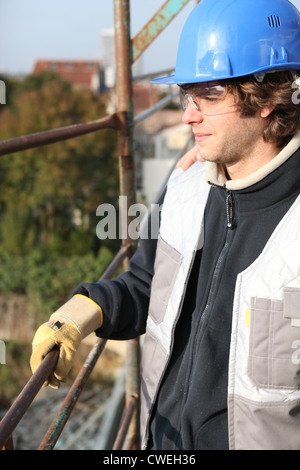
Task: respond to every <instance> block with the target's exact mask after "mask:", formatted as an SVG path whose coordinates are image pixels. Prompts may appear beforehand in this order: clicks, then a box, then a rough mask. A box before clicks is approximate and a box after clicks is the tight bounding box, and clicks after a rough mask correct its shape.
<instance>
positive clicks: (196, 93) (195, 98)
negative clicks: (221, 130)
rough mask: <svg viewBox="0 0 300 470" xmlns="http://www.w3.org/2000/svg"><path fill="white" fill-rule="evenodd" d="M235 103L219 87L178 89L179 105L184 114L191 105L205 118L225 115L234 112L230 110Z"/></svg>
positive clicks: (231, 97)
mask: <svg viewBox="0 0 300 470" xmlns="http://www.w3.org/2000/svg"><path fill="white" fill-rule="evenodd" d="M226 96H228V99H226ZM237 102H238V100H237V99H235V98H234V97H233V96H232V95H226V90H225V88H223V87H222V86H221V85H211V86H207V87H203V86H201V85H200V86H199V87H198V86H197V85H191V86H189V87H186V88H185V87H180V103H181V107H182V110H183V111H184V112H185V111H186V109H187V107H188V106H189V105H191V106H192V107H193V108H194V109H196V110H197V111H199V112H200V113H201V114H204V115H205V116H214V115H216V114H227V113H231V112H234V111H235V110H233V109H232V108H233V107H234V106H235V105H236V104H237Z"/></svg>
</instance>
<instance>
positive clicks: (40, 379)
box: [0, 347, 58, 449]
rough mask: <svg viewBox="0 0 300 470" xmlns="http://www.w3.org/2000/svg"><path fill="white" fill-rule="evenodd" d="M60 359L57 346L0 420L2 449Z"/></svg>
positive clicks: (0, 443) (0, 446)
mask: <svg viewBox="0 0 300 470" xmlns="http://www.w3.org/2000/svg"><path fill="white" fill-rule="evenodd" d="M57 359H58V348H57V347H55V348H54V349H53V350H52V351H50V352H49V354H47V356H46V357H45V359H44V360H43V361H42V363H41V364H40V366H39V367H38V369H37V370H36V371H35V373H34V374H33V375H32V377H31V379H30V380H29V381H28V382H27V384H26V385H25V387H24V388H23V390H22V392H21V393H20V395H19V396H18V398H17V399H16V400H15V401H14V403H13V404H12V406H11V407H10V409H9V410H8V412H7V413H6V415H5V416H4V417H3V418H2V420H1V422H0V449H1V448H2V447H3V446H4V445H5V443H6V441H7V440H8V439H9V438H10V436H11V434H12V432H13V430H14V429H15V428H16V426H17V425H18V423H19V422H20V420H21V419H22V417H23V416H24V414H25V412H26V411H27V409H28V408H29V406H30V404H31V403H32V401H33V399H34V398H35V396H36V395H37V393H38V392H39V390H40V389H41V388H42V385H43V383H44V382H45V381H46V380H47V378H48V377H49V375H50V374H51V372H52V371H53V369H54V367H55V365H56V362H57Z"/></svg>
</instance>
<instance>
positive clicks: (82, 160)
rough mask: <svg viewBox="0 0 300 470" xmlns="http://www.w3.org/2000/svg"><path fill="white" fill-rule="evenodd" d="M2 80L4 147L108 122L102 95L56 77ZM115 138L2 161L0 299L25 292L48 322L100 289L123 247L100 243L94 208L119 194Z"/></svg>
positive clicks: (109, 133)
mask: <svg viewBox="0 0 300 470" xmlns="http://www.w3.org/2000/svg"><path fill="white" fill-rule="evenodd" d="M1 78H2V79H4V81H5V83H6V87H7V105H5V106H2V107H1V112H0V129H1V140H5V139H9V138H13V137H18V136H22V135H27V134H31V133H35V132H39V131H43V130H48V129H55V128H58V127H63V126H67V125H72V124H77V123H85V122H89V121H92V120H95V119H99V118H101V117H104V116H105V115H106V109H105V101H104V99H105V98H104V97H102V96H94V95H93V94H92V93H91V92H90V91H87V90H85V91H83V90H76V89H73V88H72V87H71V85H70V84H69V83H67V82H66V81H64V80H63V79H62V78H61V77H60V76H59V75H56V74H54V73H49V72H47V73H42V74H40V75H38V76H35V75H32V76H28V77H26V78H25V79H24V80H23V81H17V80H11V79H6V78H5V77H1ZM118 171H119V170H118V159H117V158H116V135H115V131H113V130H111V129H102V130H100V131H97V132H93V133H90V134H87V135H85V136H82V137H77V138H75V139H70V140H66V141H63V142H59V143H56V144H52V145H48V146H44V147H39V148H34V149H30V150H26V151H22V152H18V153H16V154H11V155H6V156H3V157H1V158H0V184H1V192H0V213H1V217H0V292H1V293H8V292H16V293H25V294H27V295H28V296H29V299H30V308H32V311H34V312H40V313H41V315H49V313H51V312H52V311H53V310H54V309H56V308H57V307H59V306H60V305H61V304H62V303H63V302H65V300H67V298H68V297H69V295H70V294H71V292H72V290H73V288H74V287H75V286H76V285H77V284H78V283H79V282H82V281H90V282H95V281H96V280H97V279H98V278H99V277H100V275H101V274H102V272H103V270H104V269H105V268H106V266H107V265H108V263H109V261H110V260H111V259H112V256H113V253H114V252H115V251H116V250H117V248H118V247H119V243H118V242H115V241H105V242H104V241H101V240H99V239H98V238H97V236H96V226H97V223H98V220H97V218H96V209H97V207H98V206H99V205H100V204H101V203H112V204H114V205H115V204H116V202H117V201H118V194H119V181H118Z"/></svg>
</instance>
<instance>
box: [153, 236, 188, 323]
mask: <svg viewBox="0 0 300 470" xmlns="http://www.w3.org/2000/svg"><path fill="white" fill-rule="evenodd" d="M181 262H182V255H181V254H180V253H179V252H178V251H176V250H175V248H172V247H171V246H170V245H168V244H167V243H166V242H165V241H164V240H163V239H162V238H161V237H159V238H158V243H157V250H156V258H155V263H154V276H153V279H152V286H151V296H150V304H149V315H150V317H151V318H152V319H153V321H154V322H155V323H156V324H157V325H158V324H159V323H161V322H162V321H163V319H164V315H165V311H166V308H167V305H168V301H169V298H170V296H171V293H172V289H173V287H174V283H175V281H176V277H177V274H178V270H179V268H180V266H181Z"/></svg>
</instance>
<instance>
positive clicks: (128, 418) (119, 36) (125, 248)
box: [0, 0, 198, 450]
mask: <svg viewBox="0 0 300 470" xmlns="http://www.w3.org/2000/svg"><path fill="white" fill-rule="evenodd" d="M188 2H189V0H167V1H166V2H165V3H164V4H163V5H162V7H161V8H160V9H159V11H158V12H157V13H156V14H155V15H154V16H153V17H152V18H151V19H150V20H149V22H148V23H147V24H146V25H145V26H144V28H143V29H142V30H141V31H140V32H139V33H138V34H137V35H136V36H135V37H134V38H133V39H131V38H130V0H114V27H115V51H116V72H117V82H116V95H117V111H116V113H114V114H112V115H110V116H106V117H105V118H103V119H99V120H96V121H92V122H88V123H83V124H76V125H72V126H66V127H62V128H58V129H52V130H48V131H44V132H39V133H36V134H31V135H27V136H23V137H16V138H12V139H9V140H5V141H2V142H0V155H6V154H10V153H14V152H18V151H21V150H26V149H29V148H34V147H39V146H43V145H46V144H50V143H54V142H59V141H62V140H66V139H71V138H74V137H78V136H81V135H84V134H87V133H90V132H95V131H98V130H99V129H104V128H112V129H114V130H115V131H116V133H117V138H118V155H119V169H120V170H119V171H120V195H123V196H126V197H127V198H128V201H129V204H133V203H134V202H135V171H134V151H133V149H134V125H135V123H137V122H140V121H141V120H142V119H144V118H145V117H147V116H148V115H149V114H151V113H153V112H155V111H156V110H157V109H159V108H160V107H163V106H165V104H166V103H167V102H168V101H169V100H172V99H173V98H174V95H173V94H170V96H168V97H166V98H164V99H163V100H161V102H159V103H157V104H156V105H155V106H154V107H153V108H151V109H149V110H147V111H146V112H145V113H143V115H141V116H138V117H136V118H134V116H133V97H132V81H133V80H132V75H131V66H132V64H133V63H134V62H135V61H136V60H137V59H138V58H139V57H140V55H141V54H142V53H143V52H144V51H145V50H146V48H147V47H148V46H149V45H150V44H151V43H152V42H153V41H154V39H155V38H157V36H158V35H159V34H160V33H161V32H162V31H163V30H164V29H165V27H166V26H167V25H168V24H169V23H170V22H171V21H172V19H173V18H174V17H175V16H176V15H177V14H178V13H179V12H180V11H181V10H182V8H183V7H184V6H185V5H186V4H187V3H188ZM196 3H198V1H197V2H196ZM124 217H125V218H127V217H129V216H128V214H127V213H126V214H123V215H122V218H124ZM125 223H127V224H128V223H129V221H126V222H125ZM126 226H128V225H126ZM133 251H134V246H133V245H132V242H131V240H130V239H129V238H127V239H123V240H122V246H121V247H120V250H119V252H118V253H117V255H116V257H115V258H114V260H113V261H112V263H111V264H110V266H109V267H108V269H107V270H106V271H105V272H104V273H103V275H102V276H101V278H100V279H108V278H111V277H112V276H113V274H114V273H115V272H116V270H117V269H118V267H119V266H120V265H121V264H123V268H124V270H126V269H127V265H128V260H129V258H130V256H131V255H132V253H133ZM105 344H106V340H103V339H98V340H97V341H96V343H95V345H94V347H93V348H92V350H91V351H90V353H89V355H88V357H87V359H86V361H85V363H84V364H83V366H82V368H81V370H80V372H79V374H78V376H77V377H76V379H75V381H74V383H73V384H72V386H71V388H70V390H69V392H68V394H67V396H66V398H65V399H64V401H63V403H62V405H61V407H60V409H59V411H58V413H57V415H56V416H55V418H54V420H53V422H52V423H51V425H50V427H49V429H48V432H47V433H46V435H45V437H44V438H43V440H42V442H41V444H40V446H39V449H40V450H50V449H53V448H54V446H55V444H56V442H57V440H58V438H59V436H60V434H61V432H62V430H63V428H64V426H65V424H66V422H67V420H68V418H69V416H70V414H71V412H72V410H73V408H74V406H75V404H76V402H77V400H78V398H79V396H80V393H81V391H82V389H83V388H84V386H85V384H86V382H87V380H88V378H89V376H90V374H91V372H92V370H93V368H94V366H95V364H96V362H97V360H98V358H99V357H100V355H101V353H102V351H103V349H104V347H105ZM57 357H58V350H57V349H54V350H53V351H51V352H50V353H49V354H48V355H47V356H46V358H45V359H44V360H43V362H42V364H41V365H40V367H39V368H38V370H37V371H36V372H35V373H34V374H33V376H32V377H31V379H30V380H29V382H28V383H27V384H26V386H25V387H24V389H23V390H22V391H21V393H20V395H19V396H18V397H17V399H16V400H15V402H14V403H13V405H12V406H11V408H10V409H9V410H8V412H7V413H6V415H5V416H4V418H3V419H2V421H1V422H0V449H2V448H3V449H13V439H12V434H13V431H14V429H15V428H16V426H17V425H18V423H19V422H20V420H21V419H22V417H23V415H24V414H25V413H26V411H27V409H28V408H29V406H30V404H31V403H32V401H33V400H34V398H35V397H36V395H37V393H38V392H39V390H40V389H41V387H42V385H43V383H44V382H45V380H46V379H47V377H48V376H49V375H50V373H51V372H52V371H53V369H54V367H55V364H56V361H57ZM139 371H140V344H139V339H138V338H137V339H135V340H131V341H128V342H127V353H126V400H125V404H126V407H125V413H124V416H123V419H122V422H121V426H120V429H119V432H118V434H117V436H116V440H115V444H114V446H113V449H115V450H116V449H122V448H123V446H124V443H125V442H126V449H139V396H140V374H139Z"/></svg>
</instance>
